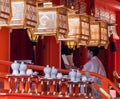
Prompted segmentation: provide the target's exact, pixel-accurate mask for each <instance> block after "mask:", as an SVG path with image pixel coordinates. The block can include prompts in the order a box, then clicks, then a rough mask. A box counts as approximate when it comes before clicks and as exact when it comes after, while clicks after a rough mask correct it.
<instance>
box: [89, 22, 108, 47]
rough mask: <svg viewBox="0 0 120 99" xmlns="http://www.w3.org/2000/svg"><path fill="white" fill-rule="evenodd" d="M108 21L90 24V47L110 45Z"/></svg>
mask: <svg viewBox="0 0 120 99" xmlns="http://www.w3.org/2000/svg"><path fill="white" fill-rule="evenodd" d="M107 27H108V26H107V22H106V21H103V20H101V21H91V22H90V39H89V41H88V46H104V47H106V46H107V45H108V28H107Z"/></svg>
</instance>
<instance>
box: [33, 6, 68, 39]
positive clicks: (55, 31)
mask: <svg viewBox="0 0 120 99" xmlns="http://www.w3.org/2000/svg"><path fill="white" fill-rule="evenodd" d="M38 10H39V12H38V14H39V26H38V28H37V30H35V32H34V34H35V35H36V34H37V35H42V36H55V37H56V40H58V39H60V38H64V37H65V36H66V34H67V33H68V14H67V13H68V9H67V8H65V7H64V6H56V7H52V6H50V5H49V6H45V7H40V8H39V9H38Z"/></svg>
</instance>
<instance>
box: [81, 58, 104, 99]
mask: <svg viewBox="0 0 120 99" xmlns="http://www.w3.org/2000/svg"><path fill="white" fill-rule="evenodd" d="M83 70H84V71H87V72H95V73H98V74H100V75H103V76H105V77H106V72H105V69H104V67H103V64H102V63H101V61H100V60H99V59H98V57H97V56H94V57H92V58H91V59H90V60H89V61H88V62H87V63H86V64H85V65H84V67H83ZM92 79H93V81H94V82H95V83H97V84H99V85H101V80H100V79H99V78H97V77H94V76H92ZM93 94H94V96H95V99H101V95H100V93H99V92H98V91H96V90H95V89H94V93H93Z"/></svg>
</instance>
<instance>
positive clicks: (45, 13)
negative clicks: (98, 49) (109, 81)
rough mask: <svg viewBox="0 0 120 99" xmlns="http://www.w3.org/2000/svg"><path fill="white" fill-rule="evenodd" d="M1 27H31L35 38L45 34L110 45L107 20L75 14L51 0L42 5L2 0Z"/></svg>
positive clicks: (85, 43)
mask: <svg viewBox="0 0 120 99" xmlns="http://www.w3.org/2000/svg"><path fill="white" fill-rule="evenodd" d="M0 26H6V27H10V28H16V29H18V28H28V34H29V37H30V38H33V39H31V40H33V41H36V40H37V38H38V36H39V35H41V36H55V38H56V40H58V41H66V42H67V41H72V42H74V43H76V44H77V46H81V45H83V46H105V47H107V45H108V26H107V22H106V21H103V20H100V21H96V20H95V18H94V17H91V16H89V15H87V14H75V12H74V11H72V10H70V9H68V8H66V7H64V6H56V7H53V6H52V3H51V2H47V3H46V4H45V6H44V7H38V1H37V0H0ZM31 35H32V36H31Z"/></svg>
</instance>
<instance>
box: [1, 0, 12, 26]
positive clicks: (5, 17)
mask: <svg viewBox="0 0 120 99" xmlns="http://www.w3.org/2000/svg"><path fill="white" fill-rule="evenodd" d="M10 1H11V0H0V26H2V24H8V23H9V21H10V19H11V7H10V3H11V2H10Z"/></svg>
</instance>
